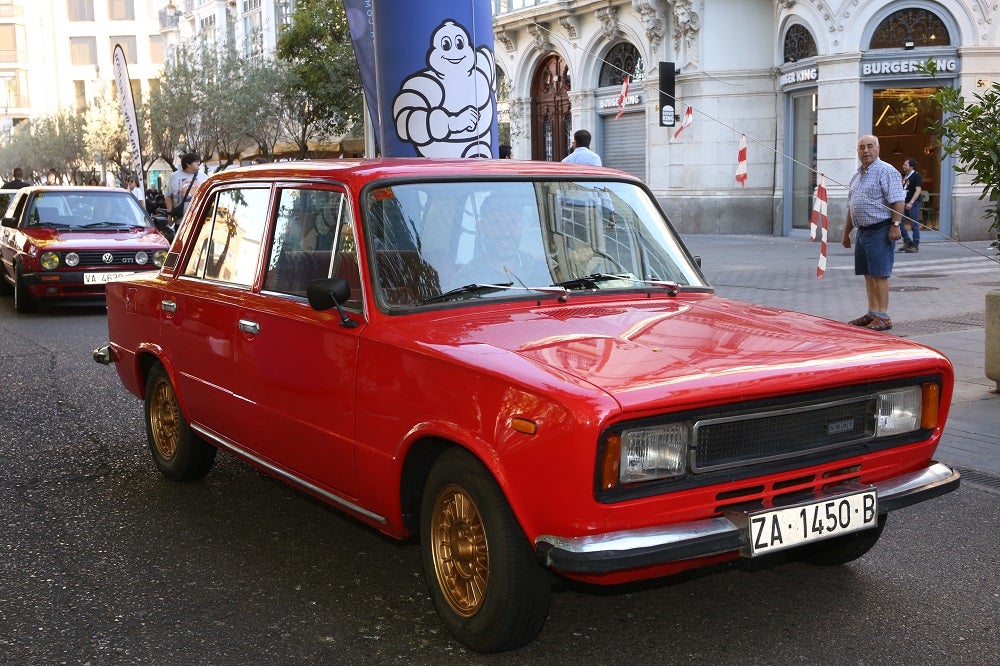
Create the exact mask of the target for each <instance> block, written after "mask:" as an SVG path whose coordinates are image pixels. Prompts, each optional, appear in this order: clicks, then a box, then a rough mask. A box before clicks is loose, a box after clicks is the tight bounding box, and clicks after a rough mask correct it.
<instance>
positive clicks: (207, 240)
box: [184, 187, 270, 287]
mask: <svg viewBox="0 0 1000 666" xmlns="http://www.w3.org/2000/svg"><path fill="white" fill-rule="evenodd" d="M269 200H270V189H269V188H264V187H260V188H240V189H227V190H219V191H217V192H215V193H214V195H212V200H211V201H210V203H209V205H208V206H206V207H205V209H204V211H203V212H202V217H201V220H200V226H199V228H198V236H197V238H196V240H195V242H194V249H193V251H192V253H191V256H190V257H188V261H187V264H186V265H185V267H184V275H185V276H188V277H197V278H202V279H205V280H212V281H215V282H225V283H229V284H234V285H239V286H243V287H249V286H251V285H252V284H253V282H254V278H255V276H256V273H257V263H258V259H259V256H260V249H261V246H262V244H263V237H264V231H265V229H266V228H267V211H268V202H269Z"/></svg>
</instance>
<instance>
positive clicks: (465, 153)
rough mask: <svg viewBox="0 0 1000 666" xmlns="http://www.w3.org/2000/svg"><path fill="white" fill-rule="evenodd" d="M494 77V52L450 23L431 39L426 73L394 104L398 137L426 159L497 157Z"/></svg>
mask: <svg viewBox="0 0 1000 666" xmlns="http://www.w3.org/2000/svg"><path fill="white" fill-rule="evenodd" d="M495 73H496V68H495V66H494V61H493V52H492V51H490V49H488V48H486V47H485V46H481V47H479V48H478V49H475V50H474V49H473V48H472V44H471V43H470V39H469V33H468V32H467V31H466V29H465V28H464V27H463V26H461V25H459V24H457V23H455V21H453V20H451V19H448V20H445V21H444V22H442V23H441V25H439V26H438V27H437V28H435V29H434V34H433V35H431V46H430V48H429V49H428V51H427V69H424V70H421V71H419V72H416V73H415V74H411V75H410V76H409V77H407V78H406V80H404V81H403V84H402V85H401V86H400V89H399V92H398V93H397V94H396V97H395V99H394V100H393V104H392V116H393V118H394V119H395V121H396V134H397V135H398V136H399V138H400V140H401V141H405V142H408V143H410V144H412V145H413V147H414V149H415V150H416V151H417V154H418V155H420V156H422V157H487V158H488V157H492V156H493V151H492V146H491V136H490V130H491V128H492V126H493V119H494V118H495V117H496V109H495V108H494V106H495V104H496V103H495V101H494V98H493V94H492V91H493V78H494V75H495Z"/></svg>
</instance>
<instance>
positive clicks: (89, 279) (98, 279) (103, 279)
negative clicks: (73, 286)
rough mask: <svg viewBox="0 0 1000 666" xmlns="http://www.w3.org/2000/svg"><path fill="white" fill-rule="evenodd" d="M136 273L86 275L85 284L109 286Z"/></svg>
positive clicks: (84, 277)
mask: <svg viewBox="0 0 1000 666" xmlns="http://www.w3.org/2000/svg"><path fill="white" fill-rule="evenodd" d="M134 272H135V271H118V272H117V273H84V274H83V283H84V284H107V283H109V282H112V281H114V280H117V279H118V278H120V277H125V276H126V275H132V273H134Z"/></svg>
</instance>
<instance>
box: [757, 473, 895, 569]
mask: <svg viewBox="0 0 1000 666" xmlns="http://www.w3.org/2000/svg"><path fill="white" fill-rule="evenodd" d="M740 518H741V520H740V522H741V523H745V525H746V527H745V529H746V530H747V531H748V533H747V547H746V548H745V549H744V555H749V556H750V557H756V556H758V555H766V554H768V553H774V552H777V551H779V550H784V549H786V548H792V547H794V546H801V545H802V544H806V543H811V542H813V541H821V540H823V539H829V538H832V537H836V536H840V535H842V534H850V533H851V532H857V531H859V530H864V529H868V528H871V527H875V526H876V525H877V524H878V493H877V492H876V491H875V489H874V488H873V489H870V490H865V491H862V492H856V493H850V494H846V495H838V496H835V497H827V498H825V499H822V500H820V501H818V502H808V503H804V504H796V505H795V506H786V507H782V508H780V509H769V510H767V511H756V512H754V513H747V514H743V515H742V516H740Z"/></svg>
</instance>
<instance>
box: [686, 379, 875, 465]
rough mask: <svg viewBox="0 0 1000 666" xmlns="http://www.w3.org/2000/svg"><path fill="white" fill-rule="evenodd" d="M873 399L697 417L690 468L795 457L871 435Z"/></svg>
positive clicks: (745, 463) (873, 425) (856, 399)
mask: <svg viewBox="0 0 1000 666" xmlns="http://www.w3.org/2000/svg"><path fill="white" fill-rule="evenodd" d="M875 409H876V403H875V397H874V396H872V395H866V396H859V397H856V398H850V399H845V400H838V401H835V402H826V403H821V404H811V405H801V406H798V407H792V408H788V409H780V410H772V411H767V412H757V413H754V414H747V415H739V416H735V415H734V416H729V417H722V418H712V419H702V420H699V421H697V422H696V423H695V426H694V451H693V461H692V469H693V471H695V472H707V471H712V470H717V469H725V468H728V467H737V466H741V465H749V464H754V463H759V462H764V461H768V460H777V459H780V458H788V457H793V456H799V455H802V454H806V453H811V452H814V451H822V450H825V449H829V448H833V447H837V446H842V445H844V444H849V443H852V442H857V441H861V440H864V439H867V438H870V437H872V436H873V435H874V428H875V418H874V415H875Z"/></svg>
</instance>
